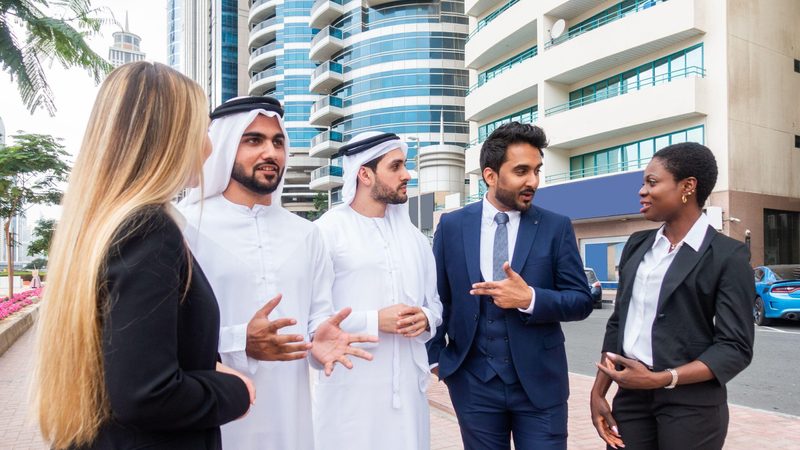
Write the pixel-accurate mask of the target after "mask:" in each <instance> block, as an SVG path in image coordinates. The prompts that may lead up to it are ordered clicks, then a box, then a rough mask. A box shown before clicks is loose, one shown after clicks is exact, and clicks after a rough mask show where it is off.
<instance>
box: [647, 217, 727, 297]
mask: <svg viewBox="0 0 800 450" xmlns="http://www.w3.org/2000/svg"><path fill="white" fill-rule="evenodd" d="M715 233H716V230H715V229H714V228H712V227H710V226H709V227H708V230H707V231H706V237H705V238H704V239H703V243H702V244H700V248H699V249H698V250H697V251H694V249H693V248H692V247H691V246H689V245H686V244H684V245H681V249H680V250H678V254H677V255H675V259H674V260H673V261H672V264H670V266H669V269H667V273H666V274H665V275H664V281H663V282H662V283H661V292H660V293H659V295H658V308H657V309H656V311H659V312H660V311H661V310H662V309H664V303H665V302H666V301H667V299H669V297H670V296H671V295H672V293H673V292H675V289H676V288H677V287H678V285H679V284H681V282H683V280H684V279H686V276H687V275H689V272H691V271H692V269H694V267H695V266H696V265H697V263H698V262H699V261H700V257H701V256H703V253H705V252H706V250H707V249H708V246H709V245H711V239H712V238H713V237H714V234H715Z"/></svg>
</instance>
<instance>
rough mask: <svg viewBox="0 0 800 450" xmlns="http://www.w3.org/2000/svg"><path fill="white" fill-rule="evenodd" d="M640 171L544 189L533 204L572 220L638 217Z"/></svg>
mask: <svg viewBox="0 0 800 450" xmlns="http://www.w3.org/2000/svg"><path fill="white" fill-rule="evenodd" d="M643 172H644V171H643V170H637V171H635V172H622V173H619V174H615V175H610V176H606V177H599V178H589V179H586V180H581V181H574V182H571V183H564V184H557V185H555V186H547V187H543V188H540V189H538V190H537V191H536V199H535V200H534V203H535V204H536V206H540V207H542V208H544V209H549V210H550V211H553V212H557V213H559V214H563V215H565V216H567V217H569V218H570V219H572V220H579V219H597V218H602V217H613V216H626V215H630V214H638V213H639V209H640V208H641V205H640V204H639V189H640V188H641V187H642V177H643Z"/></svg>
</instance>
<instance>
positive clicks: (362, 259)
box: [314, 132, 442, 450]
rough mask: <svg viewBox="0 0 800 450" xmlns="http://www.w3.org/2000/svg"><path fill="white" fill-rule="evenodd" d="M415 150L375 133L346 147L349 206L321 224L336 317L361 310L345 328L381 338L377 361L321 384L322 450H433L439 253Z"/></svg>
mask: <svg viewBox="0 0 800 450" xmlns="http://www.w3.org/2000/svg"><path fill="white" fill-rule="evenodd" d="M407 151H408V147H407V146H406V144H405V143H404V142H402V141H401V140H400V138H399V137H398V136H396V135H394V134H391V133H380V132H366V133H361V134H359V135H357V136H355V137H354V138H353V139H352V140H351V141H350V142H349V143H348V144H347V145H345V146H343V147H342V149H341V151H340V153H339V155H340V156H342V157H343V162H344V164H343V166H344V186H343V187H342V197H343V202H342V204H341V205H340V206H338V207H336V208H334V209H332V210H331V211H328V212H327V213H325V214H324V215H323V216H322V217H321V218H320V219H319V220H317V221H316V222H315V224H316V225H317V226H318V227H319V229H320V231H321V232H322V235H323V237H324V239H325V243H326V247H327V248H328V252H329V254H330V259H331V261H332V262H333V269H334V273H335V281H334V283H333V304H334V308H336V309H340V308H345V307H352V308H353V313H352V314H351V315H350V317H348V318H347V319H346V320H345V321H344V322H343V323H342V328H343V329H345V330H347V331H349V332H353V333H364V334H369V335H378V336H379V344H378V345H377V346H373V347H372V348H370V351H371V352H372V354H373V356H374V359H373V360H372V361H371V362H369V363H367V364H363V363H362V362H361V361H354V367H353V369H352V371H350V372H347V373H344V372H341V373H339V372H337V373H334V374H333V375H332V376H331V377H330V378H325V377H319V379H318V380H317V382H316V387H315V390H314V426H315V431H316V442H317V449H318V450H328V449H330V450H339V449H351V450H371V449H377V448H380V449H387V450H401V449H402V450H423V449H426V448H428V447H429V446H430V432H429V426H430V419H429V413H428V400H427V398H426V396H425V392H426V390H427V386H428V381H429V378H430V370H429V368H428V358H427V353H426V351H425V342H426V341H428V340H429V339H430V338H431V337H432V336H433V334H435V333H436V327H437V326H438V325H439V324H440V323H441V321H442V317H441V314H442V305H441V303H440V302H439V296H438V295H437V293H436V268H435V262H434V260H433V254H432V253H431V248H430V244H429V243H428V240H427V239H426V238H425V236H423V235H422V233H420V232H419V230H417V229H416V228H415V227H414V226H413V225H412V224H411V220H410V218H409V215H408V204H407V203H406V202H407V201H408V195H407V193H406V186H407V184H408V180H409V179H410V178H411V177H410V176H409V173H408V170H406V152H407Z"/></svg>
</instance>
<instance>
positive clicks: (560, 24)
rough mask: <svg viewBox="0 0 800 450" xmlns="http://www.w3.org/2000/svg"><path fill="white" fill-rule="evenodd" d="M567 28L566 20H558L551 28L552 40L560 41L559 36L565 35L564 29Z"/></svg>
mask: <svg viewBox="0 0 800 450" xmlns="http://www.w3.org/2000/svg"><path fill="white" fill-rule="evenodd" d="M566 27H567V22H565V21H564V19H558V20H557V21H556V23H554V24H553V28H550V39H558V37H559V36H561V35H562V34H564V29H565V28H566Z"/></svg>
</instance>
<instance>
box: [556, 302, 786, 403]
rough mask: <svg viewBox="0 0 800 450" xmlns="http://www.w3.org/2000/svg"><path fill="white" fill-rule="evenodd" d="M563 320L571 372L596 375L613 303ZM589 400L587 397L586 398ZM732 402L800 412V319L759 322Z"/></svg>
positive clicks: (733, 388) (730, 392)
mask: <svg viewBox="0 0 800 450" xmlns="http://www.w3.org/2000/svg"><path fill="white" fill-rule="evenodd" d="M603 306H604V309H602V310H594V312H592V315H591V316H589V318H587V319H586V320H583V321H581V322H569V323H564V324H562V326H563V329H564V334H565V335H566V337H567V343H566V345H567V359H568V361H569V370H570V372H576V373H580V374H584V375H591V376H594V374H595V373H596V371H597V369H596V367H595V365H594V363H595V362H596V361H599V359H600V346H601V344H602V340H603V334H604V332H605V325H606V322H607V321H608V316H610V315H611V308H612V307H611V305H608V304H605V305H603ZM587 401H588V400H587ZM728 401H729V403H733V404H737V405H743V406H749V407H751V408H758V409H764V410H767V411H774V412H780V413H784V414H791V415H794V416H800V322H779V323H774V324H773V325H770V326H769V327H758V326H756V339H755V354H754V356H753V362H752V363H751V364H750V366H749V367H748V368H747V369H745V371H744V372H742V373H740V374H739V375H738V376H737V377H736V378H734V379H733V380H732V381H731V382H730V383H728Z"/></svg>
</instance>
